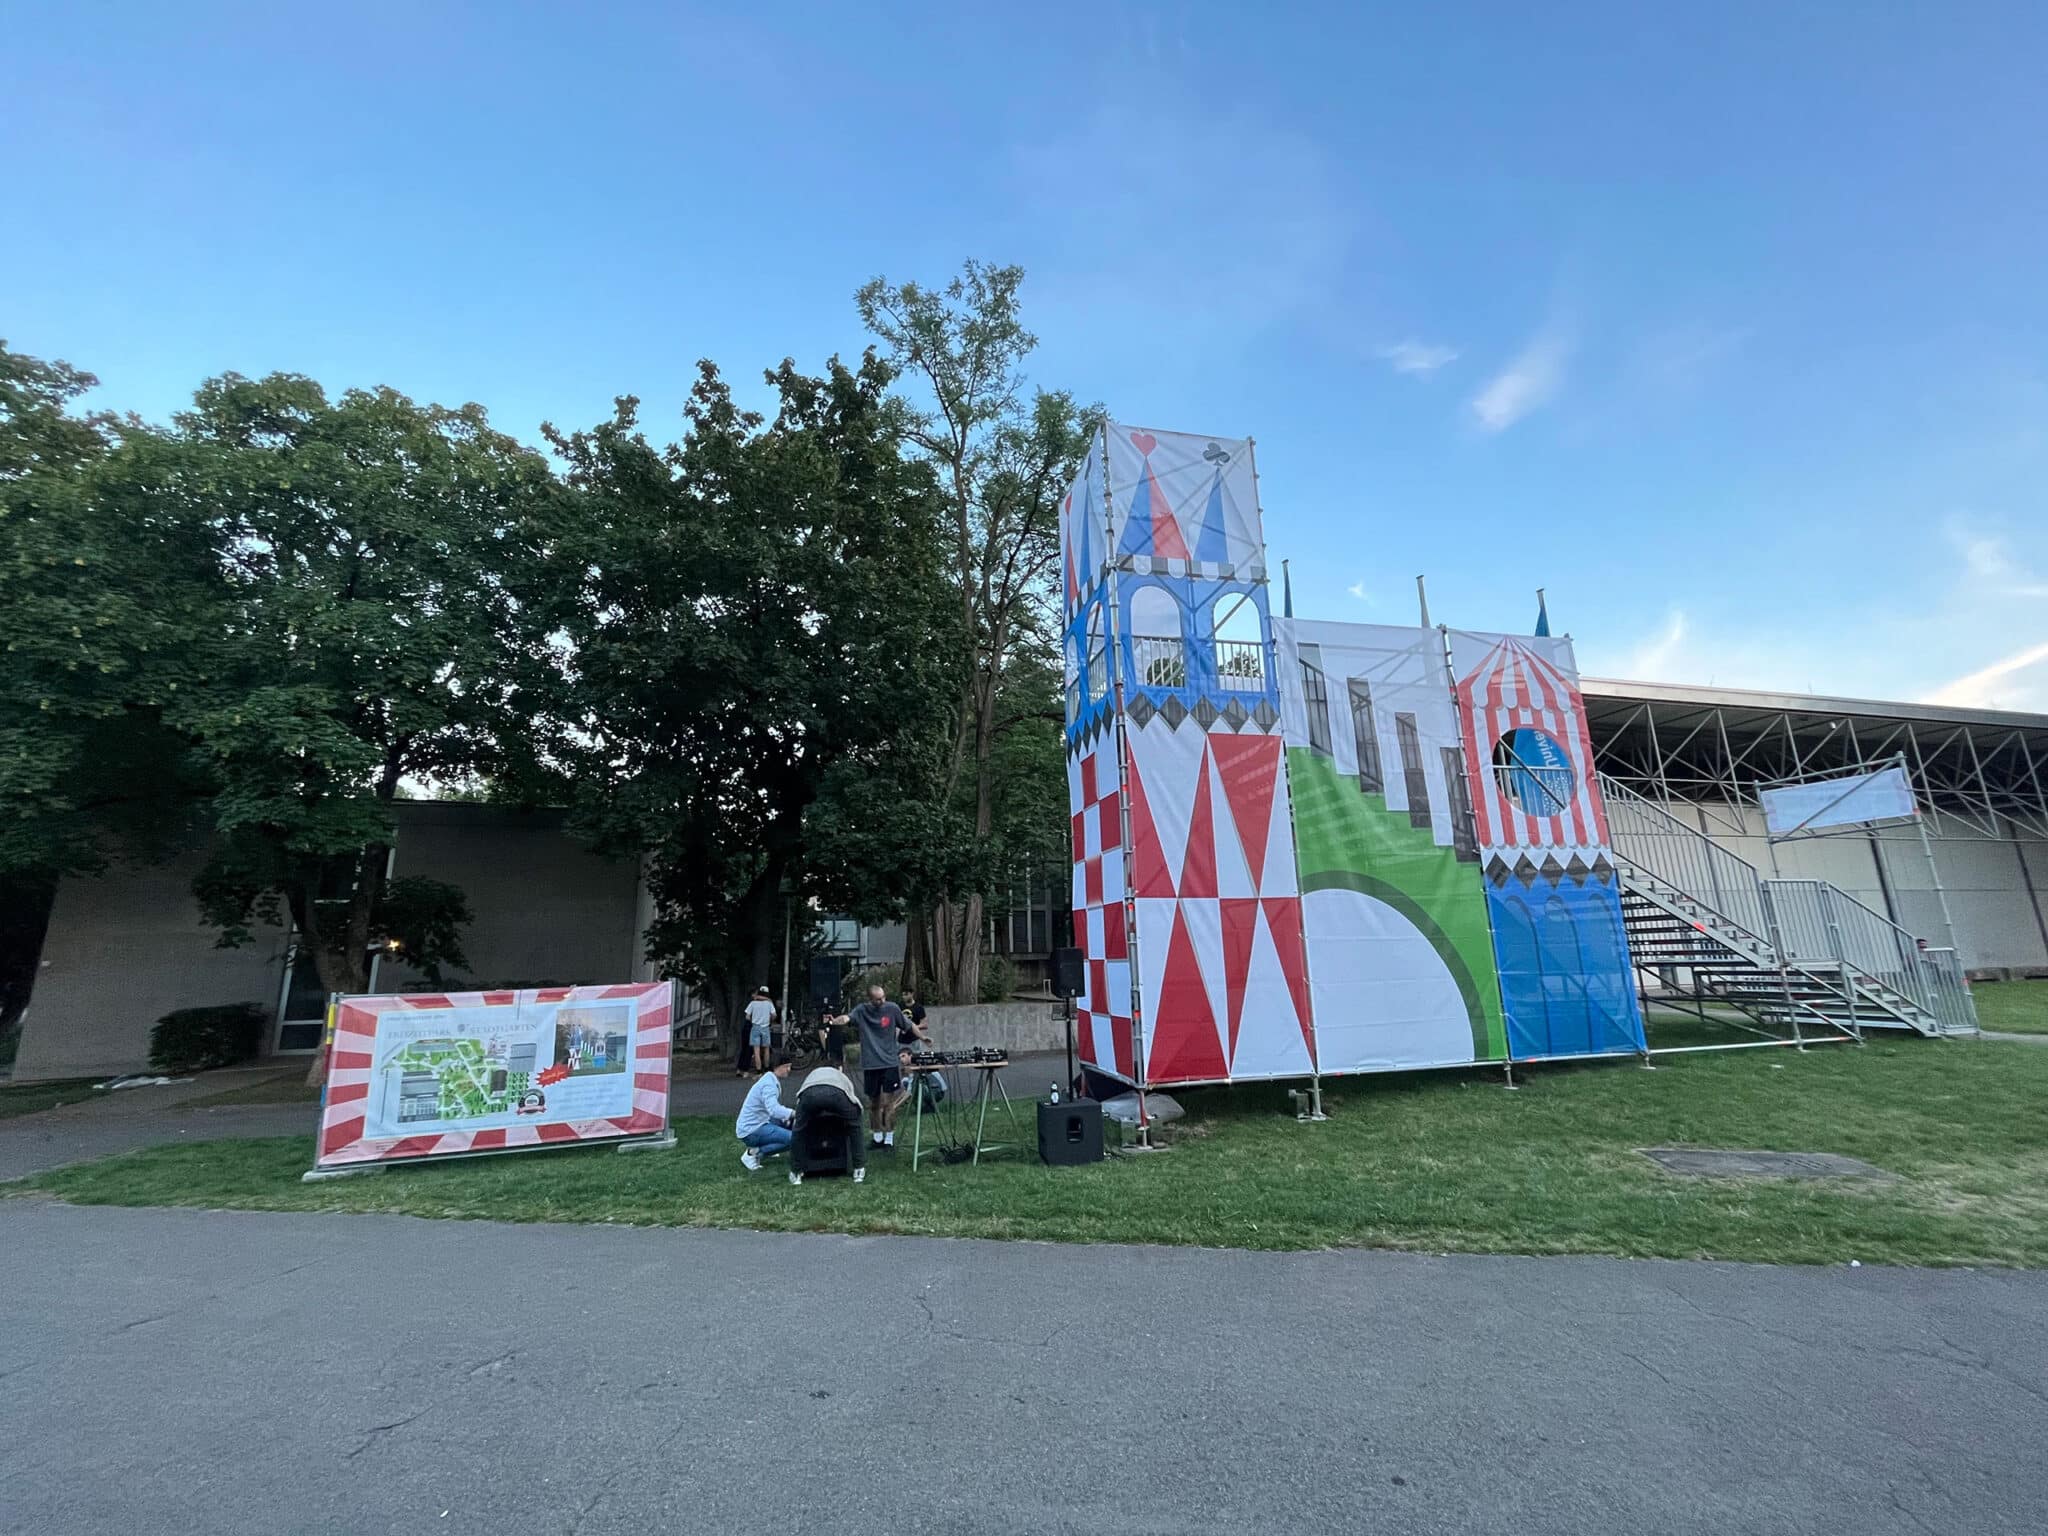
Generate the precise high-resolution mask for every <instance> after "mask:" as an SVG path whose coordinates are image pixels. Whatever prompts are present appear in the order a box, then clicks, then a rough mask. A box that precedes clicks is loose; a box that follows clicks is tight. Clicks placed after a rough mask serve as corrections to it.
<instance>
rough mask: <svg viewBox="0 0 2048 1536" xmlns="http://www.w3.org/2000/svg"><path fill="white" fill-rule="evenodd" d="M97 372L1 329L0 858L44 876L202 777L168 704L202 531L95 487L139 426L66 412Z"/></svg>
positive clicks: (151, 833)
mask: <svg viewBox="0 0 2048 1536" xmlns="http://www.w3.org/2000/svg"><path fill="white" fill-rule="evenodd" d="M96 382H97V380H95V379H94V378H93V376H92V375H91V374H89V373H83V372H80V371H79V370H77V369H75V368H72V367H71V366H70V365H69V364H66V363H61V362H60V363H45V362H41V361H39V360H38V359H36V358H32V357H27V356H24V355H23V354H21V353H18V352H12V351H9V350H8V349H7V347H6V346H5V344H4V343H0V613H4V614H5V615H6V631H5V635H4V637H0V645H4V647H5V664H4V666H0V876H7V875H12V876H14V877H16V878H21V879H31V880H40V881H43V882H47V881H49V880H51V879H53V878H54V877H55V876H56V875H58V874H60V873H65V872H71V871H84V870H94V869H98V868H100V867H101V866H102V865H103V864H104V863H105V861H106V858H107V856H108V853H109V849H110V847H111V846H113V845H114V844H115V843H117V842H126V843H128V844H131V845H146V846H149V847H154V846H156V845H158V844H159V843H160V842H161V840H162V838H163V837H164V836H166V835H169V834H174V833H175V832H176V831H177V830H178V829H179V828H180V827H181V826H182V824H183V816H182V807H183V805H184V804H185V802H186V801H188V800H189V799H190V798H191V797H192V796H194V795H196V794H198V793H200V792H202V791H203V789H204V783H203V778H202V777H201V776H200V775H199V774H198V773H196V772H195V767H196V765H195V764H194V763H193V762H192V761H191V759H190V758H189V756H188V755H187V753H186V752H185V750H184V748H185V744H184V742H183V740H182V738H181V737H180V736H179V734H178V733H177V732H176V731H175V730H174V729H173V728H171V727H170V725H169V724H168V723H167V717H168V715H169V713H170V711H171V710H172V708H173V707H174V706H175V705H176V704H177V703H178V702H179V699H180V696H181V694H182V695H183V696H185V697H189V696H190V694H191V691H192V689H193V688H194V687H195V685H198V684H200V683H202V682H203V681H204V680H205V678H206V671H205V662H204V659H203V657H202V655H201V654H200V651H201V648H200V646H199V644H198V641H199V638H200V637H201V636H202V635H204V634H205V633H206V632H207V630H208V628H209V627H210V626H211V625H212V624H214V623H215V622H216V620H217V616H218V613H219V596H220V584H219V580H218V575H217V566H216V562H215V534H214V531H213V529H212V528H211V527H210V526H209V525H208V523H207V522H206V520H205V519H203V518H202V519H196V520H195V519H192V518H189V517H186V516H184V515H182V514H181V513H180V512H179V511H178V510H177V509H172V508H167V507H163V506H160V505H157V504H155V503H153V502H151V501H147V500H143V501H136V500H134V499H132V498H127V497H123V496H120V495H117V494H110V493H109V487H108V484H107V479H106V473H105V472H106V466H107V464H108V463H109V461H110V456H111V457H113V458H118V457H120V456H121V455H122V454H123V453H125V452H128V451H130V450H129V446H127V445H137V444H142V443H146V442H150V441H153V439H152V438H151V436H150V434H148V433H147V432H146V431H145V430H144V429H142V428H141V427H140V426H139V424H136V423H134V422H125V423H124V422H120V421H117V420H116V419H115V418H114V417H112V416H110V415H108V414H106V413H104V412H93V413H89V414H86V415H78V414H75V413H74V412H73V410H72V406H73V404H74V402H75V401H76V400H77V399H78V398H79V397H80V396H81V395H83V394H84V393H85V392H86V391H87V390H89V389H90V388H92V387H93V385H94V384H95V383H96Z"/></svg>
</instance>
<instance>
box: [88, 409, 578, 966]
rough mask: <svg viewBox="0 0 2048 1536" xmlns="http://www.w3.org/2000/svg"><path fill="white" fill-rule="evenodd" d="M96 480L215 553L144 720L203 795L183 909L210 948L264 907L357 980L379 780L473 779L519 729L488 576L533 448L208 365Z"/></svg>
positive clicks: (528, 472) (476, 428) (513, 536)
mask: <svg viewBox="0 0 2048 1536" xmlns="http://www.w3.org/2000/svg"><path fill="white" fill-rule="evenodd" d="M97 489H98V494H99V495H100V496H101V498H102V499H103V500H104V501H105V502H106V503H107V504H109V505H114V506H132V507H135V508H138V509H142V508H147V509H149V510H150V512H151V514H152V515H154V516H157V517H160V518H162V519H163V520H164V521H165V522H166V524H168V525H171V526H176V527H180V528H201V529H204V530H206V531H207V534H208V537H209V543H210V547H211V549H212V550H213V551H214V552H215V553H216V555H217V557H218V559H219V562H220V582H221V586H222V589H223V595H222V599H221V600H222V602H223V603H224V604H225V609H226V615H225V621H224V622H222V623H221V624H220V625H219V626H218V627H217V628H215V629H214V630H213V631H212V632H210V633H209V634H207V635H206V636H205V637H204V638H203V640H201V641H200V642H197V643H196V644H195V651H196V653H197V655H198V658H199V663H198V675H197V677H196V678H195V680H194V685H193V686H189V687H185V688H182V689H181V690H180V691H179V692H178V694H177V697H176V699H175V701H174V702H172V703H171V704H170V705H169V706H168V707H167V712H166V719H167V720H168V721H169V722H170V723H172V724H173V725H174V726H175V727H176V728H177V729H178V730H179V731H180V732H182V733H183V735H184V736H185V738H186V739H187V740H189V742H190V743H191V745H192V749H193V751H194V753H195V755H196V757H197V759H198V760H199V762H200V763H201V764H203V766H204V769H205V771H206V773H207V775H208V776H209V778H210V779H211V781H212V784H213V796H212V800H211V804H210V813H211V821H212V826H213V830H214V833H215V838H216V844H217V848H216V852H215V855H214V857H213V859H212V861H211V863H210V864H209V866H208V868H207V870H206V872H205V874H204V875H203V876H202V877H201V882H200V886H199V893H200V896H201V899H202V903H203V906H204V909H205V911H206V912H207V913H208V915H209V916H210V917H211V918H212V919H213V920H214V921H215V922H217V923H218V924H220V926H221V928H222V932H223V941H224V942H229V943H233V942H237V941H239V940H240V939H242V938H244V937H246V936H247V933H248V931H249V928H250V926H251V924H252V923H254V922H257V921H260V920H275V919H276V918H277V917H278V916H279V915H280V914H279V911H278V908H279V905H280V903H282V904H283V905H284V906H285V907H288V908H289V911H290V914H291V916H292V918H293V919H294V921H295V922H296V923H297V924H298V926H299V929H300V931H301V932H302V933H303V934H305V935H306V936H307V937H308V939H309V940H310V942H311V943H312V945H313V946H314V952H315V955H316V958H317V960H318V963H319V966H320V971H321V978H322V981H323V983H324V984H325V985H326V986H328V987H329V988H330V989H332V990H338V991H359V990H361V988H362V986H363V984H364V982H365V979H366V971H367V967H366V962H365V958H364V957H365V954H366V951H367V948H368V945H369V943H370V940H371V938H372V935H373V932H374V931H375V930H376V927H377V912H378V908H379V904H380V896H381V891H382V886H383V880H384V869H385V864H386V859H387V853H388V850H389V845H390V828H391V820H390V809H389V807H390V802H391V801H392V799H393V798H394V797H395V796H396V794H397V792H398V788H399V785H400V783H401V781H402V780H403V779H404V778H406V777H407V776H408V775H413V776H420V777H427V778H448V779H455V780H460V779H463V778H465V777H467V776H470V775H474V774H477V773H479V772H483V771H487V770H488V769H489V768H491V767H493V766H495V765H496V764H497V763H498V762H499V761H500V760H501V758H502V756H503V744H504V743H505V742H506V741H508V740H513V739H517V738H518V737H519V736H520V735H521V734H522V726H523V714H522V709H523V706H524V697H523V695H522V693H521V690H520V686H519V678H520V676H521V674H522V671H523V670H524V668H525V665H526V664H525V660H524V657H525V656H526V654H527V653H528V651H530V650H532V649H535V648H537V647H538V645H539V644H540V642H539V640H538V639H537V638H534V637H531V636H529V635H528V634H527V633H526V632H525V631H524V630H523V629H522V628H521V617H522V616H521V614H520V611H519V609H518V607H517V605H516V603H513V602H511V601H510V600H509V598H508V594H507V593H506V592H505V590H504V583H503V581H502V574H501V573H502V572H504V571H505V570H506V569H507V568H508V567H510V566H511V565H512V564H514V563H515V562H516V561H517V560H519V559H520V558H522V557H523V555H524V547H523V543H522V541H523V540H525V539H526V538H528V537H530V534H531V530H532V527H533V526H534V522H535V517H536V513H537V510H538V504H539V503H540V502H542V501H543V500H544V499H545V497H546V496H547V495H548V494H549V493H550V492H551V489H552V480H551V477H550V474H549V471H548V467H547V464H546V461H545V460H543V459H542V458H541V457H540V456H539V455H538V454H536V453H534V452H533V451H532V450H531V449H527V448H524V447H521V446H520V445H519V444H517V443H515V442H514V441H512V440H511V439H510V438H508V437H505V436H503V435H502V434H499V433H496V432H494V431H492V430H491V429H490V427H489V425H488V423H487V422H486V420H485V417H484V413H483V411H482V410H481V408H479V407H477V406H473V405H471V406H464V407H462V408H461V409H460V410H450V409H446V408H444V407H441V406H432V405H429V406H421V405H417V404H415V403H414V402H413V401H411V400H409V399H407V398H406V397H405V396H403V395H400V394H398V393H397V392H395V391H393V390H388V389H384V390H375V391H362V390H357V391H350V392H349V393H347V394H345V395H343V396H342V397H341V398H340V399H339V400H338V401H330V400H329V399H328V398H327V396H326V394H325V392H324V391H323V390H321V388H320V387H319V385H317V384H315V383H314V382H313V381H311V380H310V379H305V378H300V377H296V376H292V375H283V374H280V375H273V376H272V377H270V378H266V379H261V380H251V379H244V378H240V377H237V376H235V375H232V374H230V375H227V376H225V377H223V378H220V379H215V380H213V381H211V382H209V383H208V384H206V385H205V386H203V387H202V388H201V389H200V390H199V392H198V394H197V395H196V396H195V398H194V401H193V407H192V409H191V410H190V411H189V412H186V413H184V414H182V415H180V416H179V417H178V418H177V422H176V426H175V429H174V430H173V431H170V432H167V433H147V434H143V433H138V434H133V435H131V437H130V438H129V440H128V441H126V442H125V443H124V444H123V445H122V447H121V448H120V450H119V451H117V452H116V453H114V454H112V455H110V456H109V457H108V458H107V459H106V460H105V462H104V463H103V465H102V466H101V469H100V472H99V475H98V484H97Z"/></svg>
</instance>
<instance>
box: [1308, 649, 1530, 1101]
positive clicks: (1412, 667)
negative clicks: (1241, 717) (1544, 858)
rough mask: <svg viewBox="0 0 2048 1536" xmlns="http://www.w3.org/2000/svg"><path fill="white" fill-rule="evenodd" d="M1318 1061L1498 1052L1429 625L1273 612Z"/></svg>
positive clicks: (1472, 867)
mask: <svg viewBox="0 0 2048 1536" xmlns="http://www.w3.org/2000/svg"><path fill="white" fill-rule="evenodd" d="M1274 630H1275V634H1276V636H1277V638H1278V643H1279V648H1280V653H1281V660H1280V682H1281V705H1282V707H1281V714H1282V718H1283V721H1284V723H1285V729H1286V733H1287V773H1288V779H1289V782H1290V784H1291V786H1292V790H1293V803H1294V834H1295V845H1296V856H1297V859H1298V862H1299V865H1300V876H1301V892H1302V912H1303V918H1304V922H1305V926H1306V937H1307V950H1308V977H1309V984H1310V990H1311V994H1312V996H1313V998H1314V1005H1315V1034H1316V1054H1317V1062H1318V1066H1319V1068H1320V1070H1321V1071H1322V1072H1323V1073H1325V1074H1329V1075H1334V1074H1337V1073H1342V1072H1383V1071H1393V1070H1400V1069H1404V1068H1416V1067H1436V1066H1450V1065H1454V1064H1457V1063H1461V1062H1470V1061H1498V1060H1500V1059H1501V1057H1502V1056H1503V1055H1504V1054H1505V1053H1506V1048H1507V1047H1506V1033H1505V1024H1504V1020H1503V1016H1502V1010H1501V1000H1500V989H1499V986H1498V984H1497V982H1496V980H1495V976H1494V956H1493V948H1492V941H1491V938H1490V936H1489V932H1488V924H1487V910H1486V897H1485V894H1484V889H1483V886H1482V883H1481V879H1480V866H1479V848H1478V843H1477V840H1476V837H1475V834H1474V830H1473V821H1472V805H1471V799H1470V796H1469V794H1468V792H1467V787H1466V776H1465V759H1464V752H1463V749H1462V745H1461V740H1460V734H1459V729H1458V719H1457V712H1456V710H1455V708H1454V706H1453V704H1452V700H1451V686H1450V673H1449V671H1448V669H1447V667H1446V665H1445V661H1444V643H1443V636H1442V635H1441V634H1439V633H1438V632H1437V631H1436V630H1433V629H1418V628H1410V627H1406V626H1397V625H1383V624H1325V623H1307V622H1296V621H1292V620H1285V619H1283V620H1279V621H1277V622H1276V623H1275V625H1274Z"/></svg>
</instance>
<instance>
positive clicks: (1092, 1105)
mask: <svg viewBox="0 0 2048 1536" xmlns="http://www.w3.org/2000/svg"><path fill="white" fill-rule="evenodd" d="M1038 1160H1039V1161H1040V1162H1041V1163H1051V1164H1052V1165H1053V1166H1054V1167H1057V1168H1064V1167H1071V1166H1073V1165H1075V1164H1078V1163H1099V1162H1101V1161H1102V1106H1101V1105H1100V1104H1098V1103H1096V1102H1095V1101H1094V1100H1093V1099H1075V1100H1073V1101H1072V1102H1068V1101H1067V1100H1064V1099H1063V1100H1061V1101H1060V1102H1059V1103H1057V1104H1046V1103H1040V1104H1039V1106H1038Z"/></svg>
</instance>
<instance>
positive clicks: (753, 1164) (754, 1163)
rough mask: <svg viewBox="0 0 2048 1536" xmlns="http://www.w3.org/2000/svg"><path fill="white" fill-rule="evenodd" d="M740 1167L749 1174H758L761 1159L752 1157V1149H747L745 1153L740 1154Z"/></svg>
mask: <svg viewBox="0 0 2048 1536" xmlns="http://www.w3.org/2000/svg"><path fill="white" fill-rule="evenodd" d="M740 1166H741V1167H742V1168H744V1169H746V1170H747V1172H749V1173H759V1172H760V1171H761V1159H760V1158H758V1157H756V1156H755V1155H754V1149H753V1148H752V1147H749V1148H747V1150H746V1151H744V1152H742V1153H741V1154H740Z"/></svg>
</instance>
